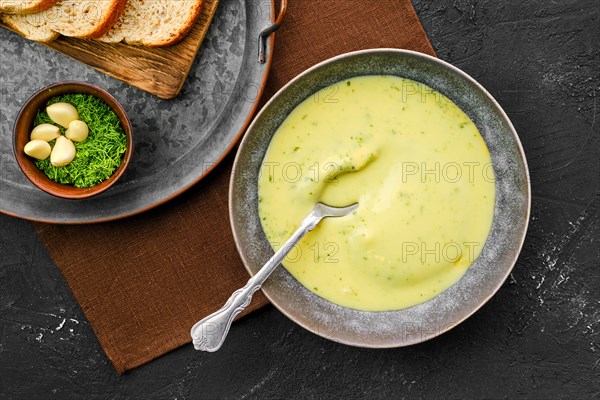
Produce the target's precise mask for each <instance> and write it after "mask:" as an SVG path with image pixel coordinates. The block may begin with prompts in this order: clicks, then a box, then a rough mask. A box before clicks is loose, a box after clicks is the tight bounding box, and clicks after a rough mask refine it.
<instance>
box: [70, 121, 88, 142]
mask: <svg viewBox="0 0 600 400" xmlns="http://www.w3.org/2000/svg"><path fill="white" fill-rule="evenodd" d="M88 133H89V129H88V126H87V124H86V123H85V122H83V121H80V120H75V121H71V123H70V124H69V129H67V131H66V132H65V136H66V137H68V138H69V139H71V140H72V141H74V142H83V141H84V140H85V139H87V137H88Z"/></svg>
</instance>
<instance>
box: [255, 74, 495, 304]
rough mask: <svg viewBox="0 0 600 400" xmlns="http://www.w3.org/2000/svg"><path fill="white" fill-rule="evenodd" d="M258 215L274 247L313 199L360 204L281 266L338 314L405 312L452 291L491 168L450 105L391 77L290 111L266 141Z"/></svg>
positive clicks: (483, 233)
mask: <svg viewBox="0 0 600 400" xmlns="http://www.w3.org/2000/svg"><path fill="white" fill-rule="evenodd" d="M258 193H259V214H260V218H261V223H262V226H263V229H264V232H265V234H266V236H267V238H268V240H269V242H270V243H271V245H272V247H273V248H274V249H275V250H276V249H278V248H279V247H280V246H281V245H282V244H283V243H284V242H285V241H286V240H287V239H288V238H289V237H290V236H291V234H292V233H293V232H294V231H295V230H296V229H297V228H298V226H299V225H300V222H301V221H302V219H303V218H304V217H305V216H306V215H307V214H308V213H309V212H310V211H311V210H312V208H313V207H314V205H315V203H316V202H318V201H321V202H324V203H326V204H329V205H333V206H346V205H350V204H352V203H355V202H358V203H359V207H358V209H357V210H356V211H354V212H353V213H352V214H351V215H348V216H346V217H342V218H329V219H325V220H323V221H322V222H321V224H320V225H319V226H318V227H317V228H316V229H315V230H314V231H312V232H310V233H309V234H308V235H307V236H306V237H305V238H304V239H303V240H302V241H301V242H300V244H299V245H298V246H297V247H296V248H295V249H294V250H292V252H291V253H290V254H289V255H288V257H287V258H286V260H285V261H284V263H283V265H284V266H285V268H286V269H287V270H288V271H289V272H290V273H291V274H292V275H293V276H294V277H295V278H296V279H297V280H298V281H299V282H300V283H301V284H302V285H304V286H305V287H306V288H307V289H309V290H311V291H312V292H314V293H316V294H317V295H319V296H321V297H323V298H325V299H327V300H329V301H331V302H333V303H336V304H338V305H341V306H346V307H350V308H354V309H359V310H367V311H384V310H398V309H402V308H407V307H410V306H413V305H416V304H419V303H422V302H425V301H427V300H429V299H431V298H432V297H434V296H436V295H438V294H439V293H441V292H443V291H444V290H446V289H447V288H449V287H450V286H452V285H453V284H454V283H456V282H457V281H458V280H459V279H460V278H461V277H462V276H463V274H464V273H465V272H466V270H467V269H468V268H469V266H470V265H471V264H472V263H473V262H474V261H475V259H476V258H477V256H478V255H479V253H480V252H481V250H482V248H483V245H484V244H485V241H486V238H487V236H488V233H489V231H490V228H491V225H492V218H493V213H494V204H495V182H494V172H493V169H492V164H491V158H490V154H489V151H488V149H487V147H486V144H485V142H484V140H483V139H482V137H481V135H480V134H479V131H478V130H477V128H476V126H475V124H473V122H472V121H471V120H470V119H469V118H468V117H467V115H466V114H465V113H464V112H463V111H462V110H460V108H458V107H457V106H456V105H455V104H454V103H453V102H452V101H450V100H449V99H448V98H447V97H445V96H443V95H442V94H440V93H438V92H436V91H434V90H433V89H431V88H429V87H427V86H425V85H422V84H420V83H417V82H414V81H411V80H408V79H402V78H399V77H395V76H363V77H356V78H352V79H350V80H347V81H342V82H338V83H336V84H334V85H332V86H330V87H327V88H325V89H323V90H321V91H319V92H318V93H316V94H314V95H313V96H311V97H309V98H307V99H306V100H305V101H304V102H302V103H301V104H300V105H298V106H297V107H296V108H295V109H294V110H293V111H292V112H291V113H290V115H289V116H288V117H287V118H286V119H285V121H284V122H283V123H282V124H281V126H280V127H279V129H278V130H277V132H276V133H275V135H274V137H273V139H272V141H271V144H270V146H269V149H268V151H267V153H266V155H265V158H264V160H263V164H262V167H261V174H260V178H259V182H258Z"/></svg>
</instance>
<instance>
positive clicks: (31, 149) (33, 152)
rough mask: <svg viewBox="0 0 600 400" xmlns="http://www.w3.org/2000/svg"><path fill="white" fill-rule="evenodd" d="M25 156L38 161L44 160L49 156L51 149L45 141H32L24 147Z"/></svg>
mask: <svg viewBox="0 0 600 400" xmlns="http://www.w3.org/2000/svg"><path fill="white" fill-rule="evenodd" d="M24 150H25V154H27V155H28V156H29V157H33V158H37V159H38V160H45V159H46V158H48V156H49V155H50V152H51V151H52V149H51V148H50V145H49V144H48V142H46V141H45V140H40V139H36V140H32V141H31V142H29V143H27V144H26V145H25V149H24Z"/></svg>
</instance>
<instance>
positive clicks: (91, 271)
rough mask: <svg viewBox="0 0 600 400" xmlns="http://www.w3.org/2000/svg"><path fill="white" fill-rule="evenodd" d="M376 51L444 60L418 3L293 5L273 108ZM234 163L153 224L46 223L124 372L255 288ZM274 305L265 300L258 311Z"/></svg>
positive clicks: (59, 261) (300, 1)
mask: <svg viewBox="0 0 600 400" xmlns="http://www.w3.org/2000/svg"><path fill="white" fill-rule="evenodd" d="M374 47H398V48H405V49H412V50H417V51H421V52H424V53H428V54H432V55H433V54H434V51H433V48H432V47H431V44H430V43H429V40H428V39H427V36H426V34H425V32H424V31H423V28H422V26H421V24H420V23H419V20H418V18H417V16H416V14H415V11H414V9H413V7H412V4H411V3H410V1H409V0H374V1H369V2H363V1H358V0H354V1H353V0H320V1H316V0H291V1H290V4H289V8H288V14H287V15H286V17H285V19H284V24H283V26H282V27H281V28H280V30H279V31H278V32H277V36H276V38H275V52H274V58H273V64H272V68H271V75H270V77H269V80H268V86H267V89H266V93H265V95H264V96H263V100H264V99H266V98H269V97H270V96H271V95H273V94H274V93H275V92H276V91H277V90H278V89H279V88H280V87H281V86H283V85H284V84H285V83H286V82H288V81H289V80H290V79H291V78H293V77H294V76H296V75H297V74H299V73H300V72H302V71H303V70H305V69H306V68H308V67H310V66H312V65H314V64H315V63H318V62H320V61H323V60H325V59H327V58H329V57H332V56H335V55H338V54H341V53H345V52H348V51H352V50H359V49H365V48H374ZM232 160H233V156H232V155H230V156H229V157H227V158H226V159H225V160H224V161H223V163H222V164H221V165H220V166H219V167H217V168H216V169H215V170H214V171H213V172H211V174H210V175H209V176H208V177H207V178H206V179H204V180H202V181H201V182H200V183H199V184H197V185H195V186H194V187H193V188H192V189H190V190H189V191H188V192H186V193H185V194H184V195H182V196H180V197H178V198H177V199H175V200H173V201H171V202H169V203H168V204H166V205H163V206H161V207H159V208H157V209H154V210H152V211H149V212H146V213H145V214H143V215H139V216H135V217H132V218H128V219H126V220H121V221H116V222H110V223H104V224H97V225H84V226H59V225H47V224H36V230H37V233H38V234H39V236H40V237H41V239H42V241H43V242H44V244H45V245H46V248H47V249H48V251H49V253H50V255H51V256H52V258H53V259H54V261H55V262H56V265H57V266H58V268H59V269H60V271H61V272H62V274H63V276H64V277H65V279H66V281H67V283H68V284H69V286H70V288H71V290H72V291H73V294H74V295H75V297H76V299H77V301H78V302H79V304H80V305H81V308H82V309H83V312H84V313H85V315H86V317H87V319H88V320H89V322H90V324H91V326H92V328H93V329H94V332H95V333H96V335H97V336H98V340H99V341H100V344H101V345H102V347H103V348H104V351H105V352H106V355H107V356H108V358H109V359H110V360H111V361H112V363H113V364H114V366H115V368H116V369H117V371H119V372H121V373H122V372H124V371H126V370H129V369H132V368H135V367H137V366H139V365H141V364H144V363H146V362H148V361H150V360H152V359H154V358H156V357H158V356H160V355H162V354H165V353H167V352H168V351H171V350H173V349H175V348H176V347H178V346H181V345H183V344H185V343H188V342H190V340H191V339H190V333H189V332H190V328H191V326H192V325H193V324H194V323H195V322H196V321H198V320H199V319H201V318H202V317H204V316H206V315H208V314H209V313H211V312H212V311H214V310H216V309H218V308H220V307H221V306H222V305H223V303H224V302H225V301H226V299H227V298H228V297H229V295H230V294H231V292H233V291H234V290H235V289H237V288H239V287H241V286H243V285H244V284H245V282H246V280H247V279H248V274H247V272H246V270H245V269H244V267H243V265H242V263H241V261H240V259H239V256H238V254H237V252H236V248H235V244H234V242H233V236H232V233H231V230H230V226H229V218H228V211H227V206H228V205H227V192H228V182H229V175H230V171H231V163H232ZM264 304H266V300H265V298H264V297H263V296H262V295H261V294H260V293H259V294H257V296H255V300H254V302H253V304H252V305H251V307H250V308H249V311H251V310H254V309H257V308H259V307H261V306H263V305H264ZM234 329H235V327H234Z"/></svg>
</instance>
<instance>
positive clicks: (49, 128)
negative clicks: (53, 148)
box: [29, 124, 60, 142]
mask: <svg viewBox="0 0 600 400" xmlns="http://www.w3.org/2000/svg"><path fill="white" fill-rule="evenodd" d="M59 136H60V129H58V126H55V125H52V124H40V125H38V126H36V127H35V128H33V130H32V131H31V135H30V136H29V139H31V140H43V141H45V142H49V141H51V140H54V139H56V138H57V137H59Z"/></svg>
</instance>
